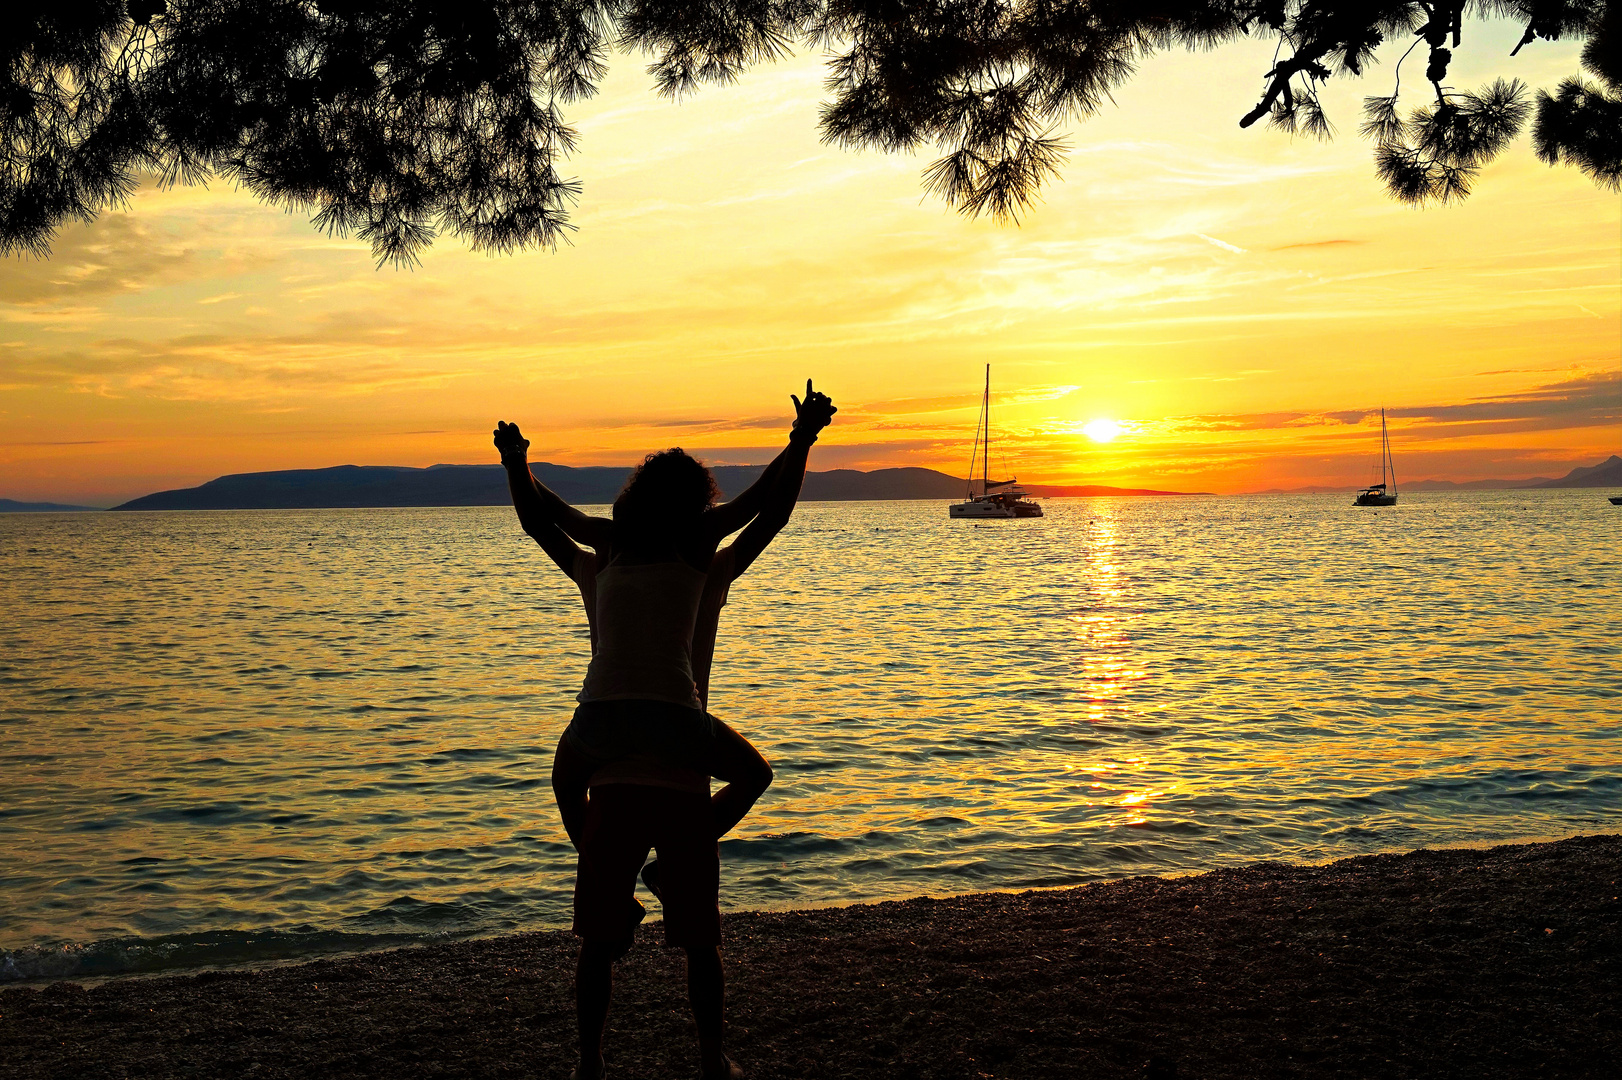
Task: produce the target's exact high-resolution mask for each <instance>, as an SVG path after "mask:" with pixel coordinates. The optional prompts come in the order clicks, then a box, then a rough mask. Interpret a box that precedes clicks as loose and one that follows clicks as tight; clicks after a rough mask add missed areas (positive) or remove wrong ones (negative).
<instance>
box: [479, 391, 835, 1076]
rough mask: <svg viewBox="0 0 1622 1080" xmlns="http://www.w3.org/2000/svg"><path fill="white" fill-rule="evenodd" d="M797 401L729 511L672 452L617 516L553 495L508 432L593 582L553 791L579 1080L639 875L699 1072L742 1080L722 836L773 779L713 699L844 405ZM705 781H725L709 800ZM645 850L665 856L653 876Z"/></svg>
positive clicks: (627, 931) (550, 545)
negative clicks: (559, 821) (741, 589)
mask: <svg viewBox="0 0 1622 1080" xmlns="http://www.w3.org/2000/svg"><path fill="white" fill-rule="evenodd" d="M790 397H791V398H792V400H793V401H794V409H795V413H796V418H795V420H794V426H793V428H792V431H791V433H790V435H789V438H788V445H787V446H786V447H785V448H784V449H783V451H782V453H780V454H778V455H777V457H776V459H774V460H773V461H772V463H771V464H770V465H769V466H767V468H766V470H765V471H764V472H763V473H761V475H760V478H759V479H758V480H756V481H755V482H754V484H752V485H750V487H749V489H748V490H747V491H745V492H743V494H741V495H739V496H738V497H737V498H736V499H733V500H732V501H731V502H726V503H721V504H720V505H717V504H716V502H715V500H716V498H717V497H718V496H719V494H720V493H719V491H718V490H717V488H716V485H715V479H714V477H712V476H711V475H710V472H709V470H708V469H706V468H705V467H704V466H703V465H702V464H700V463H699V462H698V461H695V460H694V459H693V458H692V457H690V456H688V455H687V454H686V453H684V452H682V451H681V450H679V449H673V450H665V451H662V452H660V453H657V454H650V455H649V456H648V458H647V459H646V460H645V461H643V463H642V464H641V465H640V466H638V467H637V469H636V471H635V472H633V473H632V474H631V478H630V479H629V480H628V481H627V482H626V484H625V487H624V489H623V490H622V491H621V492H620V494H619V497H618V498H616V499H615V500H614V516H613V519H612V520H609V519H606V518H598V517H591V516H589V515H587V514H583V513H581V512H580V511H579V510H576V509H575V508H574V507H572V506H570V505H569V504H568V503H566V502H564V501H563V500H562V499H560V498H558V497H557V496H556V495H554V494H553V493H552V492H551V491H548V490H547V489H546V487H545V486H544V485H542V484H541V483H540V482H539V481H537V480H536V479H535V477H534V474H532V473H531V472H530V470H529V462H528V459H527V456H526V454H527V451H528V448H529V440H527V439H525V438H524V437H523V435H522V434H521V433H520V432H519V430H518V426H517V425H516V424H507V423H500V424H498V425H497V427H496V432H495V442H496V447H497V449H499V450H500V451H501V461H502V464H503V465H505V466H506V467H507V479H508V482H509V484H510V486H511V488H512V496H513V506H514V507H515V508H517V510H518V519H519V521H520V522H521V523H522V524H523V527H524V531H525V532H527V533H528V534H529V535H530V536H532V537H534V538H535V542H536V543H538V544H540V545H541V547H542V548H543V549H544V550H545V551H546V553H547V554H548V555H549V556H551V557H552V561H553V562H555V563H557V564H558V567H559V569H561V570H562V571H563V572H564V573H565V574H568V575H569V577H570V578H572V579H573V580H574V582H575V583H576V584H577V585H578V586H579V587H580V597H581V599H582V600H583V601H584V603H585V607H586V619H587V623H588V625H589V626H590V630H591V664H590V666H589V667H587V669H586V678H585V684H584V686H583V687H582V688H581V690H580V695H579V702H580V704H579V706H578V707H577V708H576V709H575V712H574V718H573V720H572V721H570V723H569V726H568V729H567V730H565V731H564V733H563V737H562V739H560V740H559V741H558V747H557V753H556V756H555V757H554V758H553V766H552V791H553V794H554V795H555V796H556V797H557V802H558V809H559V811H560V812H561V813H562V815H563V827H564V829H565V830H566V831H567V832H568V834H569V839H570V840H571V841H572V842H573V843H574V846H575V850H576V851H577V852H578V855H579V861H578V865H577V870H576V876H575V895H574V932H575V934H576V935H577V936H578V937H579V938H580V939H581V945H580V957H579V961H578V966H577V968H576V971H575V1000H576V1006H577V1009H578V1019H579V1031H580V1062H579V1065H578V1066H577V1067H576V1069H575V1072H574V1074H573V1075H574V1076H575V1077H576V1078H577V1080H595V1078H597V1077H599V1076H601V1075H602V1074H603V1056H602V1049H603V1030H604V1026H605V1024H606V1023H607V1020H608V1003H609V997H610V994H611V992H612V989H613V965H614V962H615V961H616V960H618V959H619V958H620V957H622V956H624V955H625V954H626V952H627V951H629V949H630V947H631V942H632V939H633V936H634V934H635V931H636V927H637V925H638V924H639V923H640V922H641V921H642V918H643V915H644V914H645V911H644V909H643V907H642V905H641V904H640V903H638V902H637V899H636V896H635V893H636V877H637V872H638V870H639V869H640V870H641V872H642V880H643V882H644V883H645V884H646V885H647V887H648V889H649V891H650V892H652V893H653V895H654V896H656V897H657V898H658V900H659V903H660V906H661V908H662V909H663V913H664V924H665V944H666V945H670V946H675V947H679V948H681V949H683V950H685V951H686V953H687V986H688V994H689V997H690V999H691V1002H692V1008H693V1019H694V1020H695V1021H696V1023H697V1025H698V1042H699V1060H700V1066H701V1069H702V1072H703V1076H704V1077H706V1078H719V1077H726V1078H732V1077H741V1076H742V1075H743V1073H742V1071H741V1070H740V1069H739V1068H738V1066H737V1065H736V1064H735V1063H734V1062H733V1061H732V1060H731V1059H730V1058H728V1057H727V1056H726V1051H725V1048H724V1045H723V1033H722V1004H723V998H724V981H723V977H722V971H721V950H720V945H721V909H720V900H719V891H720V872H721V871H720V855H719V850H718V847H717V840H718V839H719V838H720V837H721V836H722V835H724V834H725V833H726V832H727V831H728V830H730V829H731V828H732V827H733V826H734V825H736V824H737V823H738V822H739V821H741V820H742V819H743V817H744V815H745V814H747V813H748V812H749V808H750V807H751V806H753V805H754V804H755V800H756V799H758V798H760V796H761V794H762V793H763V792H764V791H765V790H766V788H767V786H768V785H770V784H771V782H772V769H771V766H770V765H768V764H767V762H766V759H765V758H764V757H762V756H761V755H760V752H759V751H758V750H756V749H755V748H754V746H752V745H751V744H750V742H749V740H747V739H745V738H744V737H743V736H742V735H739V734H738V733H737V732H736V731H734V730H733V729H732V728H731V727H729V726H728V725H727V724H725V723H723V722H721V721H720V720H718V719H716V718H715V717H714V716H712V715H711V714H710V713H709V712H708V711H707V701H708V698H709V681H710V680H709V675H710V661H711V659H712V657H713V656H714V652H715V635H716V627H717V624H718V622H719V619H720V614H721V607H722V605H723V604H725V603H726V600H727V591H728V589H729V588H730V587H731V585H732V582H733V581H734V580H735V579H736V578H737V577H738V575H739V574H742V573H743V572H744V571H745V570H747V569H748V568H749V565H750V564H751V563H752V562H754V561H755V558H756V557H757V556H759V555H760V553H761V552H762V551H763V550H765V548H766V545H767V544H769V543H771V541H772V538H773V537H775V536H776V535H777V533H778V531H779V530H780V529H782V528H783V526H784V525H786V524H787V523H788V519H789V515H790V514H792V513H793V511H794V504H795V502H796V501H797V500H798V499H799V496H800V484H801V482H802V481H803V480H804V478H805V466H806V457H807V454H808V453H809V451H810V449H811V445H812V443H814V442H816V440H817V435H818V434H819V433H820V432H821V431H822V429H823V428H824V427H826V426H827V425H828V423H829V422H830V421H831V420H832V418H833V414H834V413H835V412H836V411H837V410H836V409H835V408H834V405H833V402H832V401H831V400H829V398H828V396H827V395H826V394H822V393H819V392H817V391H816V390H813V389H812V386H811V381H810V380H809V379H808V380H806V384H805V400H804V401H801V400H800V399H799V398H798V397H795V396H794V395H790ZM740 529H741V530H743V531H742V532H741V533H740V534H739V536H738V537H737V539H736V540H734V541H733V542H732V543H731V544H729V545H727V546H726V547H721V542H722V541H723V540H724V539H726V538H727V537H728V536H730V535H732V534H733V533H734V532H738V530H740ZM582 545H583V546H582ZM586 549H590V550H586ZM710 777H714V778H716V779H717V780H720V781H721V782H722V783H723V785H724V786H723V787H722V788H721V789H720V790H719V791H717V792H716V793H715V794H714V795H713V796H712V795H711V794H710V790H709V789H710V784H709V780H710ZM650 848H651V849H654V850H655V851H656V852H657V860H656V861H654V862H650V863H647V865H646V866H644V865H643V862H644V860H645V859H646V858H647V855H648V851H649V849H650Z"/></svg>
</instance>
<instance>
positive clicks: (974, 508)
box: [946, 499, 1041, 518]
mask: <svg viewBox="0 0 1622 1080" xmlns="http://www.w3.org/2000/svg"><path fill="white" fill-rule="evenodd" d="M1037 512H1038V513H1040V512H1041V508H1040V507H1038V508H1037ZM946 515H947V517H955V518H1011V517H1015V516H1017V515H1016V514H1015V512H1014V510H1013V508H1012V507H1007V506H1004V505H1002V504H1001V503H999V502H993V501H991V500H987V499H970V500H969V501H968V502H960V503H953V504H952V505H951V506H948V507H947V508H946Z"/></svg>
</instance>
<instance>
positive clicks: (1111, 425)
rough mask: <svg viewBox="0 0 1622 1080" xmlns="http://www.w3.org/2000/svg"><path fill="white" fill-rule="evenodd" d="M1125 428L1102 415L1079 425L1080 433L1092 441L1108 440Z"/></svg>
mask: <svg viewBox="0 0 1622 1080" xmlns="http://www.w3.org/2000/svg"><path fill="white" fill-rule="evenodd" d="M1125 430H1126V429H1125V428H1123V427H1122V426H1121V425H1120V424H1117V423H1116V422H1115V421H1113V420H1106V419H1104V418H1103V417H1099V418H1098V419H1097V420H1089V421H1087V422H1086V423H1085V424H1083V425H1081V433H1082V434H1083V435H1085V436H1087V437H1088V438H1089V439H1091V440H1093V442H1109V441H1110V440H1111V439H1113V438H1115V436H1117V435H1119V434H1121V432H1123V431H1125Z"/></svg>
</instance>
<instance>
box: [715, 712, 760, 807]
mask: <svg viewBox="0 0 1622 1080" xmlns="http://www.w3.org/2000/svg"><path fill="white" fill-rule="evenodd" d="M710 719H711V721H712V723H713V724H714V725H715V730H714V733H713V735H712V737H711V739H710V744H709V752H708V757H707V760H706V761H705V762H704V767H705V769H706V770H707V771H708V772H709V774H710V775H711V776H713V777H715V778H716V779H717V780H723V781H725V782H726V783H729V784H749V785H751V786H754V787H759V788H762V789H764V788H765V787H766V786H767V785H769V784H770V783H771V782H772V767H771V764H770V763H769V762H767V760H766V759H765V757H763V756H762V755H761V752H760V751H759V750H756V749H755V746H754V744H753V743H751V742H750V741H749V740H748V739H746V738H744V737H743V736H742V735H739V734H738V732H737V731H736V730H735V729H734V728H733V727H732V725H731V724H728V723H726V722H725V721H724V720H718V719H716V718H715V717H713V716H712V717H711V718H710Z"/></svg>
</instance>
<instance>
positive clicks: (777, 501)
mask: <svg viewBox="0 0 1622 1080" xmlns="http://www.w3.org/2000/svg"><path fill="white" fill-rule="evenodd" d="M794 408H795V410H796V411H797V412H798V414H799V417H798V419H796V420H795V422H794V433H793V434H792V435H790V436H789V440H788V448H787V449H785V450H784V451H783V452H782V453H781V454H779V455H778V456H777V460H776V461H774V462H772V465H773V466H775V467H776V468H777V472H776V473H775V474H774V475H773V477H772V483H771V486H770V487H768V488H767V489H766V491H765V492H763V493H762V495H761V506H760V512H759V513H758V514H756V515H755V518H754V520H753V521H751V522H749V524H748V525H747V526H746V527H745V528H744V530H743V533H742V534H741V535H740V536H739V537H738V539H737V540H735V541H733V543H732V560H733V561H732V576H733V577H737V576H738V575H739V574H741V573H743V572H744V571H745V570H747V569H749V565H750V564H751V563H753V562H754V561H755V559H756V558H757V557H759V555H760V553H761V552H762V551H765V550H766V545H767V544H770V543H771V542H772V540H773V539H774V538H775V537H776V536H777V534H778V533H779V532H781V531H782V529H783V526H785V525H787V524H788V519H789V518H790V517H791V516H792V515H793V514H794V506H795V504H796V503H798V502H799V500H800V485H801V484H802V483H804V481H805V466H806V461H807V460H808V458H809V456H810V453H811V444H812V443H814V442H816V441H817V435H818V434H820V433H821V431H822V429H823V428H825V427H827V426H828V424H829V423H830V422H831V421H832V420H833V414H834V413H836V412H838V411H839V410H838V409H836V408H834V403H833V401H832V400H830V399H829V397H828V395H827V394H822V393H818V392H817V391H814V390H812V389H811V381H810V380H809V379H807V380H806V384H805V401H804V402H802V401H800V399H799V398H795V399H794Z"/></svg>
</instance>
